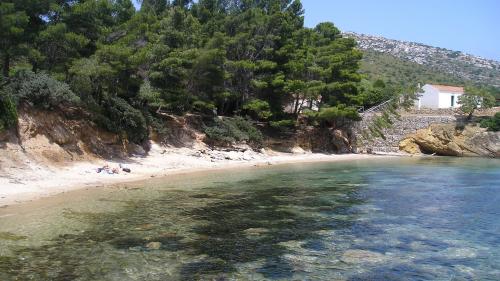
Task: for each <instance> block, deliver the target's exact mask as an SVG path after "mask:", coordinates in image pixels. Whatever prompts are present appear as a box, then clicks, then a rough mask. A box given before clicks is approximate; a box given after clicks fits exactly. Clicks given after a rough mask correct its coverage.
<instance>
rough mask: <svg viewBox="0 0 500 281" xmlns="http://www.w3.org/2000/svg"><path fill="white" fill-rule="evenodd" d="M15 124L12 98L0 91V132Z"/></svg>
mask: <svg viewBox="0 0 500 281" xmlns="http://www.w3.org/2000/svg"><path fill="white" fill-rule="evenodd" d="M16 124H17V110H16V105H15V103H14V102H13V101H12V98H11V97H10V96H9V95H7V94H5V93H3V92H1V91H0V132H2V131H3V130H5V129H8V128H10V127H13V126H15V125H16Z"/></svg>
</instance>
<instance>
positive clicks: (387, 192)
mask: <svg viewBox="0 0 500 281" xmlns="http://www.w3.org/2000/svg"><path fill="white" fill-rule="evenodd" d="M0 280H500V161H499V160H494V159H475V158H447V157H436V158H431V157H429V158H394V159H384V158H380V159H372V160H359V161H350V162H334V163H315V164H293V165H279V166H273V167H269V168H252V169H248V168H247V169H231V170H227V171H217V172H211V173H201V174H200V173H198V174H188V175H183V176H171V177H168V178H164V179H155V180H153V181H147V182H143V183H140V184H134V185H130V184H128V185H119V186H113V187H101V188H98V189H90V190H87V191H78V192H70V193H67V194H64V195H60V196H55V197H53V198H49V199H43V200H38V201H36V202H33V203H25V204H20V205H17V206H11V207H6V208H2V209H0Z"/></svg>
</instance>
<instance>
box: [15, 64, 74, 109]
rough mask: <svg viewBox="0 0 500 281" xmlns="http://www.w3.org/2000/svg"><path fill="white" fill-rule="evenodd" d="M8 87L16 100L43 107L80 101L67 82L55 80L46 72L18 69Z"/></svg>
mask: <svg viewBox="0 0 500 281" xmlns="http://www.w3.org/2000/svg"><path fill="white" fill-rule="evenodd" d="M9 88H10V90H11V91H12V94H13V96H14V98H15V99H16V101H27V102H30V103H31V104H33V105H34V106H37V107H40V108H44V109H49V108H54V107H57V106H60V105H61V104H71V105H75V104H79V102H80V98H79V97H78V96H77V95H75V94H74V93H73V92H72V91H71V89H70V87H69V86H68V84H66V83H64V82H60V81H57V80H55V79H54V78H52V77H50V76H49V75H48V74H46V73H34V72H32V71H30V70H21V71H18V72H17V73H16V74H15V75H14V77H13V79H12V82H11V84H10V85H9Z"/></svg>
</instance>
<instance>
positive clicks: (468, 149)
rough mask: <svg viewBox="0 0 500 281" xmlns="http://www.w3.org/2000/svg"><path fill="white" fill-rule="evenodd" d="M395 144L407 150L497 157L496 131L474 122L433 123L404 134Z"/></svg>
mask: <svg viewBox="0 0 500 281" xmlns="http://www.w3.org/2000/svg"><path fill="white" fill-rule="evenodd" d="M399 148H400V150H402V151H405V152H408V153H411V154H420V153H425V154H436V155H443V156H483V157H500V132H488V131H486V129H483V128H480V127H479V126H477V125H466V126H464V127H457V126H456V125H455V124H433V125H431V126H429V127H428V128H425V129H421V130H418V131H417V132H415V133H414V134H411V135H408V136H407V137H406V138H405V139H403V140H402V141H401V142H400V143H399Z"/></svg>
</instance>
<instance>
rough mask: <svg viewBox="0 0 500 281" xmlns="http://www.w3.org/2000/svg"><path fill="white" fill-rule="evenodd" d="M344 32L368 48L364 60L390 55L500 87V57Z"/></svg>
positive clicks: (464, 79) (466, 80)
mask: <svg viewBox="0 0 500 281" xmlns="http://www.w3.org/2000/svg"><path fill="white" fill-rule="evenodd" d="M345 35H346V36H348V37H351V38H354V39H355V40H356V41H357V42H358V46H359V48H360V49H362V50H364V51H368V52H365V61H372V62H373V61H380V58H374V57H376V56H381V55H382V56H384V55H385V56H387V55H389V56H391V57H394V58H396V59H399V60H402V61H404V62H406V63H413V64H417V65H420V66H423V67H424V70H429V71H430V70H432V71H435V72H437V73H441V74H443V73H444V74H447V75H449V78H450V80H453V79H455V80H463V81H465V82H469V81H473V82H475V83H481V84H485V85H490V86H494V87H500V62H498V61H494V60H489V59H484V58H481V57H477V56H473V55H469V54H465V53H462V52H460V51H452V50H448V49H444V48H438V47H432V46H428V45H424V44H420V43H415V42H406V41H398V40H392V39H387V38H384V37H379V36H371V35H365V34H357V33H352V32H347V33H345ZM425 68H426V69H425ZM421 72H422V70H421Z"/></svg>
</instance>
